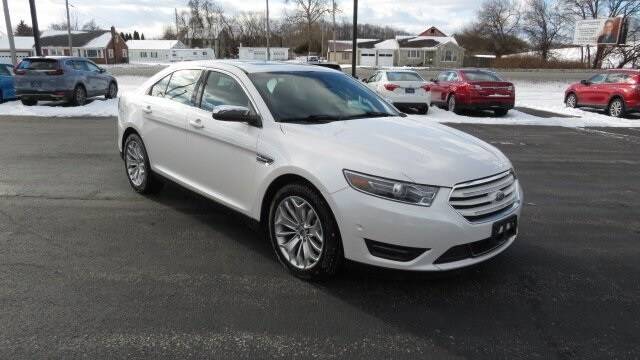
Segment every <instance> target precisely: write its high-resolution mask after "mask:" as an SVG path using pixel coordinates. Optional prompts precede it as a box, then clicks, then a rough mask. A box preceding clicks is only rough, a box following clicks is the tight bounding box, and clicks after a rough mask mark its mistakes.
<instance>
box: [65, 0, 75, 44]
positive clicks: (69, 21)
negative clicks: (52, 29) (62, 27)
mask: <svg viewBox="0 0 640 360" xmlns="http://www.w3.org/2000/svg"><path fill="white" fill-rule="evenodd" d="M64 4H65V5H66V6H67V35H68V36H69V56H73V42H72V41H71V19H70V18H69V0H64Z"/></svg>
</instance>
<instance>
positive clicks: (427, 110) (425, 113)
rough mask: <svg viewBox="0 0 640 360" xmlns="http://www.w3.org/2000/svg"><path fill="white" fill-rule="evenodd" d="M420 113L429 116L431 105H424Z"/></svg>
mask: <svg viewBox="0 0 640 360" xmlns="http://www.w3.org/2000/svg"><path fill="white" fill-rule="evenodd" d="M419 113H420V114H422V115H427V114H428V113H429V105H424V106H423V107H422V108H420V111H419Z"/></svg>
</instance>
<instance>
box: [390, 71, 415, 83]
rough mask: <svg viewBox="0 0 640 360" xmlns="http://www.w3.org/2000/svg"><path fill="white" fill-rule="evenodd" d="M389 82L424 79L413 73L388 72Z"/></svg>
mask: <svg viewBox="0 0 640 360" xmlns="http://www.w3.org/2000/svg"><path fill="white" fill-rule="evenodd" d="M387 79H389V81H424V79H423V78H422V77H421V76H420V75H418V74H417V73H414V72H388V73H387Z"/></svg>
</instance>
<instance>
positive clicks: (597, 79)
mask: <svg viewBox="0 0 640 360" xmlns="http://www.w3.org/2000/svg"><path fill="white" fill-rule="evenodd" d="M606 77H607V75H605V74H598V75H595V76H593V77H591V79H589V82H590V83H593V84H600V83H602V82H604V79H605V78H606Z"/></svg>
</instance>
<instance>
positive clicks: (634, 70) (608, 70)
mask: <svg viewBox="0 0 640 360" xmlns="http://www.w3.org/2000/svg"><path fill="white" fill-rule="evenodd" d="M606 72H617V73H628V74H635V75H638V74H640V70H638V69H607V70H606Z"/></svg>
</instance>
